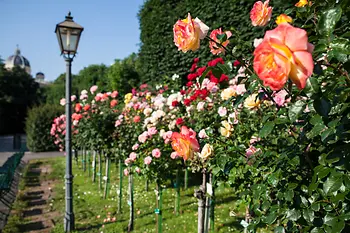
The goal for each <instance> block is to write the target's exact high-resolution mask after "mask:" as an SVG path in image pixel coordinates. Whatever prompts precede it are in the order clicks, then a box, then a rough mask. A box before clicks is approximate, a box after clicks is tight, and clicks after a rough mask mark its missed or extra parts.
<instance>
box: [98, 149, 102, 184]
mask: <svg viewBox="0 0 350 233" xmlns="http://www.w3.org/2000/svg"><path fill="white" fill-rule="evenodd" d="M102 153H103V152H102V151H100V153H98V173H97V175H98V190H101V189H102V161H101V157H102V156H101V154H102Z"/></svg>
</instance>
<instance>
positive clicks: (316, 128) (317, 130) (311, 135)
mask: <svg viewBox="0 0 350 233" xmlns="http://www.w3.org/2000/svg"><path fill="white" fill-rule="evenodd" d="M325 127H326V126H325V125H324V124H317V125H315V126H314V127H313V128H312V129H311V130H310V131H309V132H308V133H307V134H306V137H307V138H308V139H311V138H314V137H316V136H318V135H319V134H320V133H321V131H322V130H323V129H324V128H325Z"/></svg>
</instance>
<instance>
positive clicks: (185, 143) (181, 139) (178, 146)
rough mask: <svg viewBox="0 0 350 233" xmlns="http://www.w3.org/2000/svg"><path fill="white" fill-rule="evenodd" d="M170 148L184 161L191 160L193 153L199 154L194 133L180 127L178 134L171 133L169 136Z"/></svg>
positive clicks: (184, 127)
mask: <svg viewBox="0 0 350 233" xmlns="http://www.w3.org/2000/svg"><path fill="white" fill-rule="evenodd" d="M171 146H172V148H173V149H174V150H175V151H176V152H177V154H178V155H179V156H181V157H183V159H184V160H187V159H190V158H192V157H193V154H194V152H199V149H200V148H199V143H198V141H197V139H196V133H195V132H194V131H193V130H192V129H188V128H187V127H186V126H182V127H181V132H180V133H178V132H173V134H172V135H171Z"/></svg>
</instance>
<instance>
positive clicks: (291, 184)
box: [288, 183, 298, 189]
mask: <svg viewBox="0 0 350 233" xmlns="http://www.w3.org/2000/svg"><path fill="white" fill-rule="evenodd" d="M296 187H298V184H297V183H289V184H288V189H295V188H296Z"/></svg>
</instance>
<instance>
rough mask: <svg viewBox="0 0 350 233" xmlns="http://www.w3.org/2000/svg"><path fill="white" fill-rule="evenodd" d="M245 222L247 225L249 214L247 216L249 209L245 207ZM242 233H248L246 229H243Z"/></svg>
mask: <svg viewBox="0 0 350 233" xmlns="http://www.w3.org/2000/svg"><path fill="white" fill-rule="evenodd" d="M245 222H246V223H248V224H249V222H250V214H249V207H248V206H247V207H245ZM244 233H248V229H247V228H244Z"/></svg>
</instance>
